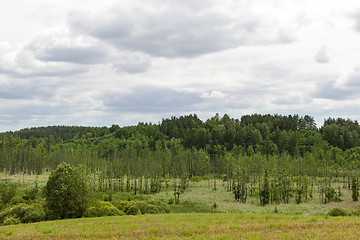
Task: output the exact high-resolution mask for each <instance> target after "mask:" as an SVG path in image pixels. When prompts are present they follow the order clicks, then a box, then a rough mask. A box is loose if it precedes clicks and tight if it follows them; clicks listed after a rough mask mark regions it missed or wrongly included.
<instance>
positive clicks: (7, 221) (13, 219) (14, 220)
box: [2, 216, 21, 226]
mask: <svg viewBox="0 0 360 240" xmlns="http://www.w3.org/2000/svg"><path fill="white" fill-rule="evenodd" d="M20 223H21V222H20V219H19V218H16V217H13V216H9V217H6V218H5V220H4V221H3V223H2V225H3V226H7V225H17V224H20Z"/></svg>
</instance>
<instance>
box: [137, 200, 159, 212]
mask: <svg viewBox="0 0 360 240" xmlns="http://www.w3.org/2000/svg"><path fill="white" fill-rule="evenodd" d="M136 204H137V205H138V206H139V209H140V212H141V213H142V214H146V213H150V214H156V213H160V211H159V209H158V208H157V207H156V206H155V205H152V204H148V203H146V202H143V201H140V202H136Z"/></svg>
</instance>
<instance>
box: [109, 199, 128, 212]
mask: <svg viewBox="0 0 360 240" xmlns="http://www.w3.org/2000/svg"><path fill="white" fill-rule="evenodd" d="M112 204H113V205H114V206H115V207H116V208H117V209H119V210H120V211H125V207H126V206H127V205H128V204H129V202H124V201H121V200H118V201H113V202H112Z"/></svg>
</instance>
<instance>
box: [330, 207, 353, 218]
mask: <svg viewBox="0 0 360 240" xmlns="http://www.w3.org/2000/svg"><path fill="white" fill-rule="evenodd" d="M328 215H329V216H332V217H338V216H347V215H349V214H348V213H347V211H346V210H345V209H342V208H340V207H335V208H333V209H331V210H330V211H329V212H328Z"/></svg>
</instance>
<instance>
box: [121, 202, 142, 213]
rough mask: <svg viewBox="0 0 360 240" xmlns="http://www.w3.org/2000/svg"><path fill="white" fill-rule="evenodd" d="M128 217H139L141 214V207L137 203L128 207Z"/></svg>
mask: <svg viewBox="0 0 360 240" xmlns="http://www.w3.org/2000/svg"><path fill="white" fill-rule="evenodd" d="M124 212H125V213H126V214H127V215H139V214H141V211H140V208H139V205H138V204H137V203H136V202H133V203H130V204H128V205H126V207H125V211H124Z"/></svg>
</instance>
